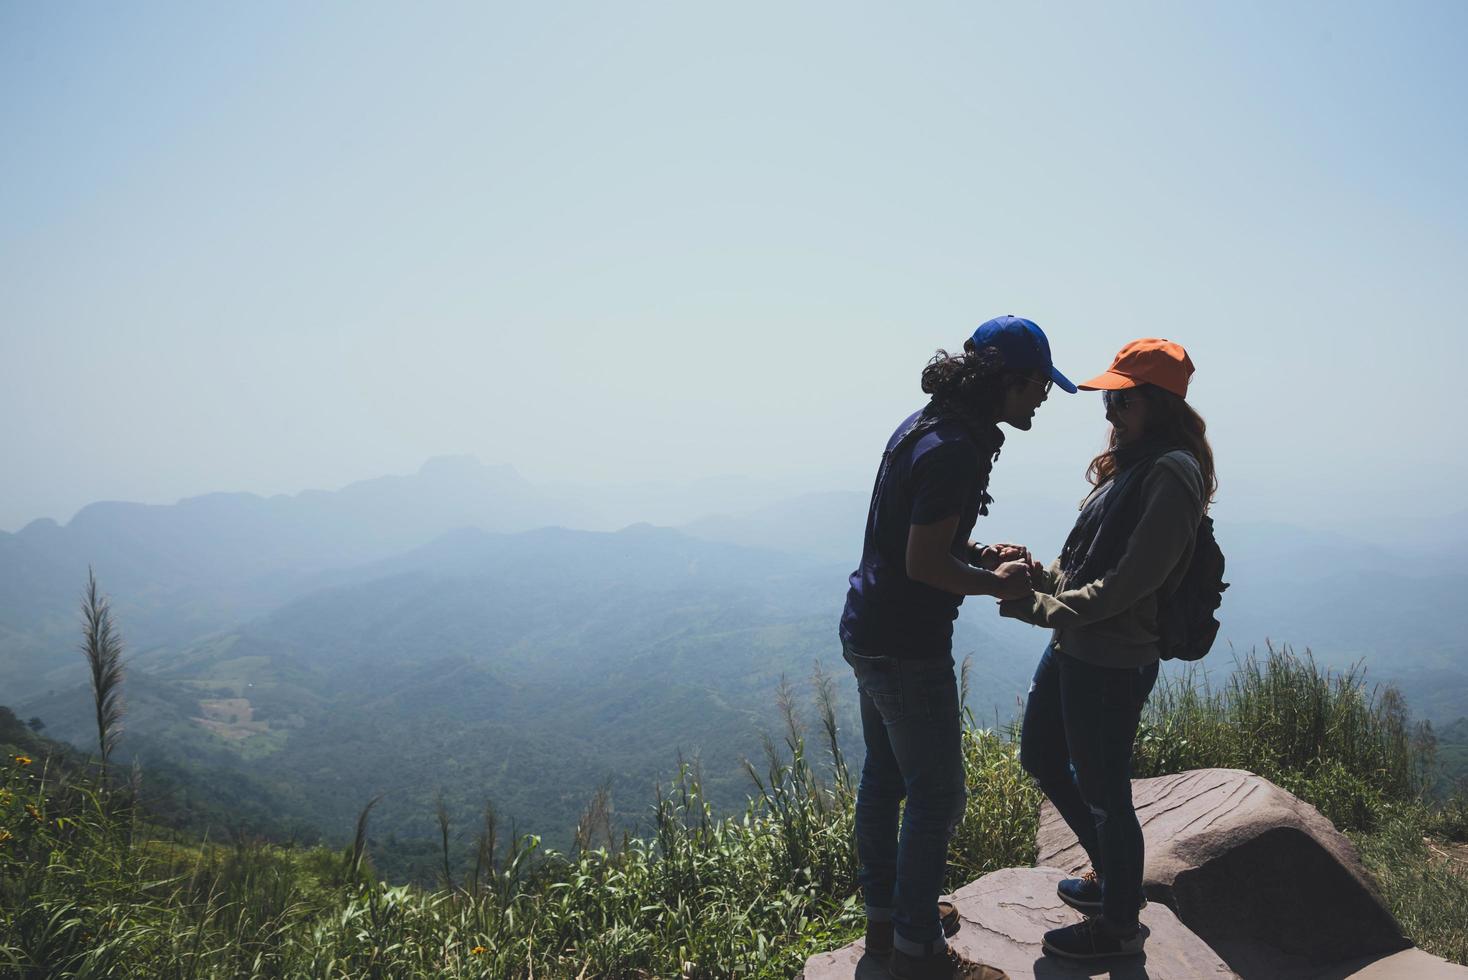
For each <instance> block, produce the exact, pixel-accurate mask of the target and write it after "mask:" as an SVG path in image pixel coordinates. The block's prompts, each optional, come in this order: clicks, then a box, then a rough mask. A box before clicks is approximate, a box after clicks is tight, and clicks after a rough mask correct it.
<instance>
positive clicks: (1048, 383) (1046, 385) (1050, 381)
mask: <svg viewBox="0 0 1468 980" xmlns="http://www.w3.org/2000/svg"><path fill="white" fill-rule="evenodd" d="M1025 382H1026V383H1027V384H1032V385H1042V386H1043V388H1042V389H1041V390H1043V391H1044V392H1045V394H1047V395H1048V394H1050V389H1051V387H1052V386H1053V385H1054V384H1055V379H1054V378H1036V377H1034V376H1033V375H1031V376H1028V377H1026V378H1025Z"/></svg>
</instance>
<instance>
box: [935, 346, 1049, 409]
mask: <svg viewBox="0 0 1468 980" xmlns="http://www.w3.org/2000/svg"><path fill="white" fill-rule="evenodd" d="M1025 377H1026V376H1025V375H1024V374H1021V373H1018V372H1014V371H1011V370H1009V369H1008V368H1006V367H1005V366H1004V356H1003V355H1002V354H1000V353H999V350H998V348H995V347H984V348H977V347H975V346H974V342H973V341H972V340H965V341H964V342H963V353H962V354H950V353H948V352H947V351H946V350H940V351H938V352H937V353H936V354H934V355H933V359H932V360H930V361H929V362H928V365H927V367H925V368H923V391H924V392H926V393H927V394H929V395H931V396H932V400H931V402H930V405H931V407H932V410H933V411H934V412H935V413H937V414H939V415H944V416H949V417H952V418H958V419H961V420H963V421H964V422H967V423H969V424H970V425H991V424H993V423H994V422H995V421H996V420H997V419H998V418H999V411H1000V408H1001V407H1002V405H1003V403H1004V391H1005V389H1006V388H1008V387H1010V386H1011V385H1014V384H1018V383H1019V382H1020V381H1023V380H1024V379H1025Z"/></svg>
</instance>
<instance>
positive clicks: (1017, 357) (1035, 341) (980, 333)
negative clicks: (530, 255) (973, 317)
mask: <svg viewBox="0 0 1468 980" xmlns="http://www.w3.org/2000/svg"><path fill="white" fill-rule="evenodd" d="M973 341H974V346H975V347H976V348H978V349H979V350H983V349H984V348H985V347H993V348H995V349H996V350H998V351H999V354H1000V356H1002V357H1003V358H1004V366H1005V367H1006V368H1008V369H1009V370H1011V371H1043V372H1045V373H1046V374H1047V375H1049V377H1050V380H1052V381H1054V382H1055V383H1056V384H1058V385H1060V387H1061V390H1062V391H1068V392H1070V393H1071V394H1072V395H1074V394H1075V393H1076V386H1075V385H1073V384H1071V382H1070V379H1069V378H1067V377H1066V376H1065V375H1063V374H1061V373H1060V372H1059V371H1057V370H1056V369H1055V362H1054V361H1052V360H1051V359H1050V341H1048V340H1046V339H1045V331H1043V330H1041V329H1040V325H1039V324H1037V323H1036V322H1035V321H1034V320H1026V319H1025V318H1024V317H1022V316H996V317H995V318H994V319H992V320H986V321H984V322H983V323H981V324H979V329H977V330H975V331H974V336H973Z"/></svg>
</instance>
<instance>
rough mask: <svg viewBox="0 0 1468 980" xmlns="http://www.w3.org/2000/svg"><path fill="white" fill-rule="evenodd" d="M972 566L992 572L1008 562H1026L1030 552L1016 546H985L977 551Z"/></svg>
mask: <svg viewBox="0 0 1468 980" xmlns="http://www.w3.org/2000/svg"><path fill="white" fill-rule="evenodd" d="M974 557H975V559H976V560H975V562H974V564H976V565H978V566H979V567H980V568H982V569H985V570H987V571H990V572H992V571H994V570H995V569H996V568H998V567H999V566H1000V565H1003V564H1004V563H1005V562H1009V561H1028V560H1029V557H1030V551H1029V549H1028V548H1025V547H1023V546H1021V545H1017V544H986V545H984V547H982V548H979V549H977V553H976V554H975V556H974Z"/></svg>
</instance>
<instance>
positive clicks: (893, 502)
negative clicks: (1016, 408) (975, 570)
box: [841, 412, 1002, 659]
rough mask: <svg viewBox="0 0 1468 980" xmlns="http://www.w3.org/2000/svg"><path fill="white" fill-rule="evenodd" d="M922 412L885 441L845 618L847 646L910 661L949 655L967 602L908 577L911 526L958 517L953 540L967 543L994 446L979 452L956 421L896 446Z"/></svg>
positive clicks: (941, 422) (942, 422) (939, 423)
mask: <svg viewBox="0 0 1468 980" xmlns="http://www.w3.org/2000/svg"><path fill="white" fill-rule="evenodd" d="M921 414H922V413H921V412H915V413H914V414H913V415H911V416H909V417H908V418H907V419H906V420H905V421H904V422H903V423H902V424H901V425H900V426H898V427H897V431H895V432H893V433H892V438H890V439H888V440H887V450H888V452H891V453H892V455H891V457H890V461H889V463H888V472H887V478H886V480H885V481H884V480H883V479H882V473H881V469H880V468H879V469H878V471H877V482H876V485H875V486H874V487H873V488H872V504H871V508H870V510H869V512H868V514H867V530H866V540H865V543H864V544H863V546H862V553H861V567H859V568H858V569H857V570H856V571H854V572H852V573H851V588H850V589H849V590H847V593H846V610H845V611H844V612H843V613H842V614H841V638H842V639H843V640H845V641H846V642H847V643H850V644H851V645H852V646H855V647H860V648H863V649H865V650H868V651H870V652H872V653H873V654H882V655H887V656H893V657H904V658H912V659H918V658H926V657H941V656H944V655H946V654H948V653H950V652H951V651H952V647H953V621H954V620H955V619H957V618H958V607H959V605H960V604H961V603H962V602H963V596H960V595H954V594H953V593H951V592H945V591H944V590H942V589H935V588H933V587H932V586H931V585H924V584H923V583H921V582H914V581H913V580H912V579H910V578H908V577H907V535H908V528H909V527H910V526H911V525H913V524H934V523H937V522H938V521H941V520H945V519H946V518H949V517H952V516H953V515H954V514H957V515H959V519H958V529H957V530H956V531H955V532H954V540H955V541H956V542H962V543H964V544H967V542H968V539H969V534H970V533H971V532H972V531H973V527H974V522H975V521H977V520H978V517H979V509H980V505H981V500H982V499H983V491H984V489H985V484H987V482H988V480H987V479H986V477H987V475H988V470H989V465H990V463H991V461H992V458H993V453H994V452H995V449H996V448H997V445H996V446H994V447H989V448H987V449H985V448H981V447H980V445H979V443H978V442H976V441H975V439H974V436H973V434H972V432H971V431H970V430H969V429H968V428H967V427H966V426H964V425H963V424H962V423H961V422H958V421H956V420H952V419H940V420H937V421H936V422H934V423H932V424H931V427H930V428H927V431H925V432H923V433H922V435H920V436H916V437H915V438H912V439H909V440H907V442H906V444H905V445H903V446H898V443H899V441H900V440H901V438H902V435H903V434H904V433H905V432H907V431H908V429H909V428H910V427H911V426H912V425H913V423H914V422H916V421H917V420H918V417H919V416H920V415H921ZM994 436H995V437H996V443H997V440H998V439H1002V436H1000V434H999V432H998V430H997V429H995V431H994ZM894 447H896V451H895V452H894V451H893V450H894Z"/></svg>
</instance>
